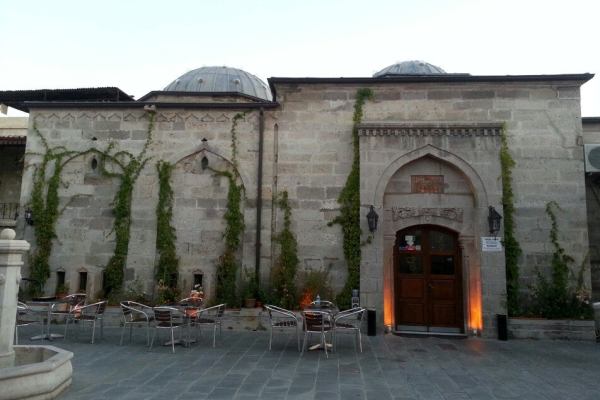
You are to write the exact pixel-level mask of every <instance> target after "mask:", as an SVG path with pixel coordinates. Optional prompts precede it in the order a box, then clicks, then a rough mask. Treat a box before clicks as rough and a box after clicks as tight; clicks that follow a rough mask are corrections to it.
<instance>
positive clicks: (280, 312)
mask: <svg viewBox="0 0 600 400" xmlns="http://www.w3.org/2000/svg"><path fill="white" fill-rule="evenodd" d="M265 308H266V309H267V311H268V312H269V319H271V320H272V319H273V318H274V316H273V314H275V318H276V317H278V316H284V317H290V318H296V316H295V314H294V313H293V312H292V311H290V310H286V309H285V308H281V307H278V306H274V305H272V304H267V305H265Z"/></svg>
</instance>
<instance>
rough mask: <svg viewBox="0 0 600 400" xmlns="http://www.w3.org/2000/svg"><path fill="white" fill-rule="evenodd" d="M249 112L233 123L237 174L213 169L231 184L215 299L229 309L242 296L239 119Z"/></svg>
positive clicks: (233, 149)
mask: <svg viewBox="0 0 600 400" xmlns="http://www.w3.org/2000/svg"><path fill="white" fill-rule="evenodd" d="M245 115H246V112H243V113H237V114H235V116H234V117H233V119H232V124H231V157H232V160H231V161H232V164H233V169H234V172H231V171H218V170H215V169H213V168H210V170H211V171H213V172H214V173H215V174H216V175H217V176H223V177H226V178H227V180H228V182H229V189H228V191H227V210H226V211H225V215H224V216H223V218H224V219H225V232H224V233H223V238H224V240H225V248H224V250H223V254H222V255H221V257H219V260H218V262H217V285H216V286H217V288H216V300H217V302H219V303H226V304H228V305H229V306H237V305H238V302H239V297H238V296H237V285H236V279H237V271H238V269H239V261H238V257H237V254H238V251H239V248H240V246H241V243H242V234H243V232H244V227H245V224H244V214H243V213H242V211H241V207H242V195H243V191H244V187H243V185H242V184H239V185H238V184H237V178H238V176H239V174H238V172H237V166H238V161H237V154H238V150H237V132H236V128H237V125H238V122H239V120H240V119H242V118H244V117H245Z"/></svg>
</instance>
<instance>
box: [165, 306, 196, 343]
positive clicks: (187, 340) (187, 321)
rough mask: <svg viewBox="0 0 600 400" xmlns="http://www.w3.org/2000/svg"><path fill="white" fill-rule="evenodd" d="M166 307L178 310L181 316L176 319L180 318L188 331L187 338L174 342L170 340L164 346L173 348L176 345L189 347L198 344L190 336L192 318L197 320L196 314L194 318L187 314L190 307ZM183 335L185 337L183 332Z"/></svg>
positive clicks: (178, 315)
mask: <svg viewBox="0 0 600 400" xmlns="http://www.w3.org/2000/svg"><path fill="white" fill-rule="evenodd" d="M164 307H171V308H174V309H176V310H177V311H178V312H179V314H177V315H176V317H178V318H180V319H181V321H182V323H183V325H184V326H185V329H186V331H187V338H183V337H180V338H179V339H175V340H174V341H173V342H171V341H170V340H169V341H167V342H165V343H163V346H171V345H173V343H174V344H175V345H180V346H183V347H189V346H190V345H191V344H192V343H196V339H192V338H191V336H190V328H191V321H192V318H196V316H195V314H194V316H192V315H191V314H189V313H188V312H186V311H187V310H188V309H189V308H190V307H189V306H187V305H185V304H181V303H176V304H165V305H164ZM194 308H196V307H194ZM198 310H200V308H198ZM182 335H183V332H182Z"/></svg>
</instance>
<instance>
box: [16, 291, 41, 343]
mask: <svg viewBox="0 0 600 400" xmlns="http://www.w3.org/2000/svg"><path fill="white" fill-rule="evenodd" d="M34 324H40V325H41V326H42V334H44V324H43V321H42V320H41V318H40V314H39V313H37V312H35V311H33V310H32V309H31V308H29V306H28V305H27V304H25V303H22V302H20V301H19V302H18V303H17V321H16V324H15V344H16V345H18V344H19V328H20V327H22V326H29V325H34Z"/></svg>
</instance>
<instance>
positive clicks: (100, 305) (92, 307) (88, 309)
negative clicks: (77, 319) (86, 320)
mask: <svg viewBox="0 0 600 400" xmlns="http://www.w3.org/2000/svg"><path fill="white" fill-rule="evenodd" d="M104 310H106V300H104V301H99V302H97V303H93V304H88V305H87V306H83V307H77V306H76V307H74V308H73V312H77V311H80V312H81V313H82V314H84V315H94V316H98V315H103V314H104Z"/></svg>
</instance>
